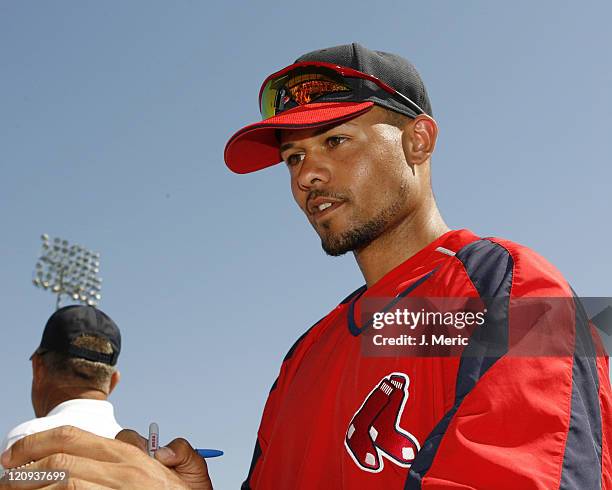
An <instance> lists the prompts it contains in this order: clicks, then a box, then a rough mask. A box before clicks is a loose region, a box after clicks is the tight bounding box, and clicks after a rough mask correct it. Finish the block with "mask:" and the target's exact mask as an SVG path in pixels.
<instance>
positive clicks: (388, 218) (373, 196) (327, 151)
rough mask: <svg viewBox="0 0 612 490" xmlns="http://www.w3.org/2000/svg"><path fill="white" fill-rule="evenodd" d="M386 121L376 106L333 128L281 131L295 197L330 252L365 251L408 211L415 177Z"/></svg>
mask: <svg viewBox="0 0 612 490" xmlns="http://www.w3.org/2000/svg"><path fill="white" fill-rule="evenodd" d="M386 120H387V118H386V117H385V111H384V109H381V108H379V107H376V106H375V107H373V108H372V109H371V110H370V111H368V112H367V113H365V114H363V115H361V116H359V117H357V118H354V119H351V120H349V121H347V122H345V123H342V124H339V125H336V126H325V127H322V128H314V129H303V130H283V131H282V132H281V145H280V149H281V156H282V158H283V160H284V161H285V162H286V164H287V167H288V168H289V173H290V176H291V191H292V193H293V197H294V198H295V200H296V202H297V204H298V205H299V207H300V208H301V209H302V211H303V212H304V214H306V217H307V218H308V220H309V221H310V223H311V224H312V226H313V227H314V229H315V230H316V231H317V233H318V234H319V236H320V237H321V243H322V246H323V249H324V250H325V251H326V252H327V253H328V254H329V255H342V254H344V253H346V252H348V251H359V250H361V249H363V248H364V247H366V246H367V245H368V244H370V243H371V242H372V241H373V240H375V239H377V238H378V237H380V236H382V235H383V234H385V233H386V232H387V231H389V230H390V229H393V228H394V227H395V226H397V225H398V224H399V223H400V222H401V221H402V220H403V219H404V218H405V217H407V216H408V215H409V213H410V210H411V202H410V201H411V199H410V196H411V185H410V184H411V182H413V180H414V175H413V173H412V169H411V168H410V166H409V165H408V164H407V163H406V160H405V157H404V152H403V149H402V131H401V130H400V129H399V128H397V127H395V126H392V125H390V124H387V123H385V121H386Z"/></svg>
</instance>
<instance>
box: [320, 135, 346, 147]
mask: <svg viewBox="0 0 612 490" xmlns="http://www.w3.org/2000/svg"><path fill="white" fill-rule="evenodd" d="M346 140H347V138H346V137H344V136H330V137H329V138H327V139H326V140H325V143H327V146H329V147H330V148H335V147H336V146H338V145H340V144H341V143H344V141H346Z"/></svg>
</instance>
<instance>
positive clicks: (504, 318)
mask: <svg viewBox="0 0 612 490" xmlns="http://www.w3.org/2000/svg"><path fill="white" fill-rule="evenodd" d="M455 258H456V259H457V260H459V261H461V263H462V264H463V267H464V268H465V271H466V272H467V275H468V277H469V278H470V280H471V281H472V283H473V284H474V286H475V288H476V290H477V291H478V294H479V296H480V297H481V298H482V299H483V300H484V302H485V306H487V313H486V314H485V322H484V323H483V324H482V325H481V326H479V327H477V328H476V329H475V330H474V332H473V333H472V335H471V336H470V340H469V343H468V345H467V346H466V348H465V350H464V352H463V354H462V356H461V360H460V363H459V370H458V372H457V381H456V387H455V403H454V404H453V406H452V408H451V409H450V410H449V411H448V412H447V413H446V414H445V415H444V416H443V417H442V419H441V420H440V421H439V422H438V424H437V425H436V426H435V427H434V429H433V430H432V431H431V433H430V434H429V436H428V437H427V439H426V440H425V442H424V443H423V446H422V448H421V450H420V451H419V453H418V454H417V457H416V459H415V460H414V462H413V464H412V466H411V468H410V472H409V473H408V478H407V479H406V483H405V485H404V488H405V489H406V490H408V489H410V490H417V489H418V490H420V489H421V483H422V481H423V478H424V477H425V475H426V474H427V471H428V470H429V468H431V465H432V464H433V460H434V458H435V456H436V453H437V451H438V447H439V446H440V442H441V441H442V438H443V437H444V434H445V432H446V429H447V428H448V426H449V424H450V421H451V420H452V418H453V417H454V415H455V413H456V412H457V410H458V409H459V406H460V405H461V402H462V401H463V399H464V398H465V396H466V395H467V394H468V393H469V392H470V391H471V390H472V388H474V386H475V385H476V383H477V382H478V380H479V379H480V378H481V377H482V375H483V374H484V373H485V372H486V371H487V370H488V369H489V368H490V367H491V366H492V365H493V364H494V363H495V362H496V361H497V360H498V359H499V358H500V357H501V356H502V355H504V354H505V353H506V352H507V348H508V344H507V339H508V308H509V304H510V289H511V286H512V279H513V267H514V261H513V260H512V256H511V255H510V252H508V250H506V248H504V247H503V246H501V245H499V244H497V243H494V242H492V241H490V240H487V239H481V240H476V241H474V242H472V243H470V244H468V245H466V246H464V247H463V248H462V249H461V250H459V251H458V252H457V253H456V254H455ZM493 300H494V301H495V305H494V306H493V307H488V304H487V303H489V302H491V301H493Z"/></svg>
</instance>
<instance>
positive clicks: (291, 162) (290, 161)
mask: <svg viewBox="0 0 612 490" xmlns="http://www.w3.org/2000/svg"><path fill="white" fill-rule="evenodd" d="M302 160H304V154H303V153H292V154H291V155H288V156H287V157H286V158H285V163H286V164H287V166H288V167H294V166H296V165H297V164H298V163H300V162H301V161H302Z"/></svg>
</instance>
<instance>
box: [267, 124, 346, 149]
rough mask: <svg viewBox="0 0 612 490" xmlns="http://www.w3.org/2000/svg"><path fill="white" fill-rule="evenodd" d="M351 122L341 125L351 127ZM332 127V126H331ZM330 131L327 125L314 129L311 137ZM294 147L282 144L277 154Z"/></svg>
mask: <svg viewBox="0 0 612 490" xmlns="http://www.w3.org/2000/svg"><path fill="white" fill-rule="evenodd" d="M351 123H352V121H346V122H345V123H342V124H347V125H353V124H351ZM332 127H333V126H332ZM330 129H331V127H330V126H329V125H327V126H322V127H320V128H317V129H315V131H314V133H313V134H312V135H313V136H319V135H321V134H323V133H327V131H329V130H330ZM294 146H295V145H294V144H293V143H284V144H282V145H280V147H279V149H278V151H279V153H282V152H284V151H285V150H288V149H290V148H293V147H294Z"/></svg>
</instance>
